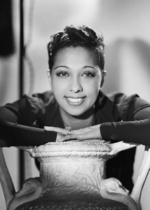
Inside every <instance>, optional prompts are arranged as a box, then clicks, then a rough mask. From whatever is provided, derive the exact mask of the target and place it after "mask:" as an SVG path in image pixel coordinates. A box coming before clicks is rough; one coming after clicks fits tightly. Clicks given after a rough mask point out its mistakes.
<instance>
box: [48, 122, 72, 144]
mask: <svg viewBox="0 0 150 210" xmlns="http://www.w3.org/2000/svg"><path fill="white" fill-rule="evenodd" d="M44 130H46V131H54V132H56V133H57V137H56V142H57V141H61V139H62V138H63V137H64V136H66V135H67V134H68V132H69V130H68V129H65V128H57V127H52V126H50V127H49V126H45V127H44Z"/></svg>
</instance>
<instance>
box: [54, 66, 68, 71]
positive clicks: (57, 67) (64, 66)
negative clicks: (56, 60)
mask: <svg viewBox="0 0 150 210" xmlns="http://www.w3.org/2000/svg"><path fill="white" fill-rule="evenodd" d="M58 68H66V69H69V67H68V66H56V67H55V68H54V70H55V69H58Z"/></svg>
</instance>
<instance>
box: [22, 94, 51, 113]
mask: <svg viewBox="0 0 150 210" xmlns="http://www.w3.org/2000/svg"><path fill="white" fill-rule="evenodd" d="M24 97H25V98H26V103H27V105H28V106H30V107H31V108H32V109H33V110H34V111H35V112H38V111H39V110H40V111H42V112H43V113H45V110H46V107H47V106H49V105H51V104H53V103H54V101H55V100H54V95H53V92H52V91H45V92H43V93H34V94H32V96H28V95H25V96H24Z"/></svg>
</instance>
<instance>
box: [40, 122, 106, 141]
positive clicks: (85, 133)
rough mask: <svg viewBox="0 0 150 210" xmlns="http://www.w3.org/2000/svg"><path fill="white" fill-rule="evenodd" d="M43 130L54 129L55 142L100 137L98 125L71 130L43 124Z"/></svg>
mask: <svg viewBox="0 0 150 210" xmlns="http://www.w3.org/2000/svg"><path fill="white" fill-rule="evenodd" d="M44 130H46V131H54V132H56V133H57V138H56V141H57V142H63V141H69V140H78V141H84V140H89V139H90V140H92V139H102V136H101V133H100V125H94V126H90V127H86V128H82V129H78V130H71V129H70V128H58V127H48V126H45V127H44Z"/></svg>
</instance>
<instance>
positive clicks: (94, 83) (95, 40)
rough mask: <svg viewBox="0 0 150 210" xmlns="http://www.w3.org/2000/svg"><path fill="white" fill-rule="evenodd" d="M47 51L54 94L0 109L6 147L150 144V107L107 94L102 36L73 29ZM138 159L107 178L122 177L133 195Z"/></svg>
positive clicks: (113, 167) (126, 157) (128, 159)
mask: <svg viewBox="0 0 150 210" xmlns="http://www.w3.org/2000/svg"><path fill="white" fill-rule="evenodd" d="M47 47H48V65H49V70H48V76H49V80H50V86H51V91H46V92H44V93H36V94H33V95H32V96H27V95H24V96H23V97H22V98H21V99H19V100H18V101H16V102H14V103H9V104H6V105H5V106H3V107H1V108H0V119H1V121H0V129H1V132H0V139H1V140H0V143H1V146H35V145H41V144H45V143H46V142H49V141H51V142H55V141H66V140H70V139H74V140H78V141H83V140H87V139H88V140H90V141H92V140H93V139H99V140H103V139H104V140H105V141H108V142H114V141H115V142H116V141H124V142H135V143H138V144H145V145H150V140H149V136H150V104H149V103H148V102H146V101H145V100H143V99H141V98H140V97H139V96H138V95H136V94H134V95H131V96H126V95H125V94H123V93H119V92H115V93H114V92H113V93H110V94H107V95H106V94H105V93H103V92H102V85H103V82H104V77H105V75H106V71H105V69H104V64H105V59H104V42H103V36H102V35H101V34H98V33H96V32H95V31H94V30H93V29H91V28H89V27H87V26H81V27H74V26H68V27H66V28H65V29H64V30H63V31H61V32H58V33H56V34H54V35H52V36H51V38H50V42H49V43H48V46H47ZM68 127H69V128H70V129H69V132H68ZM68 134H69V135H68ZM134 154H135V151H133V150H130V152H129V151H127V152H124V153H123V154H121V155H120V156H119V157H118V159H115V161H113V162H111V163H110V164H109V165H108V167H107V168H106V175H107V177H110V176H111V177H116V178H118V179H119V180H120V181H121V182H122V184H123V185H124V186H125V187H126V188H127V189H128V190H130V191H131V189H132V186H133V183H132V172H133V169H132V164H133V161H134Z"/></svg>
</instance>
